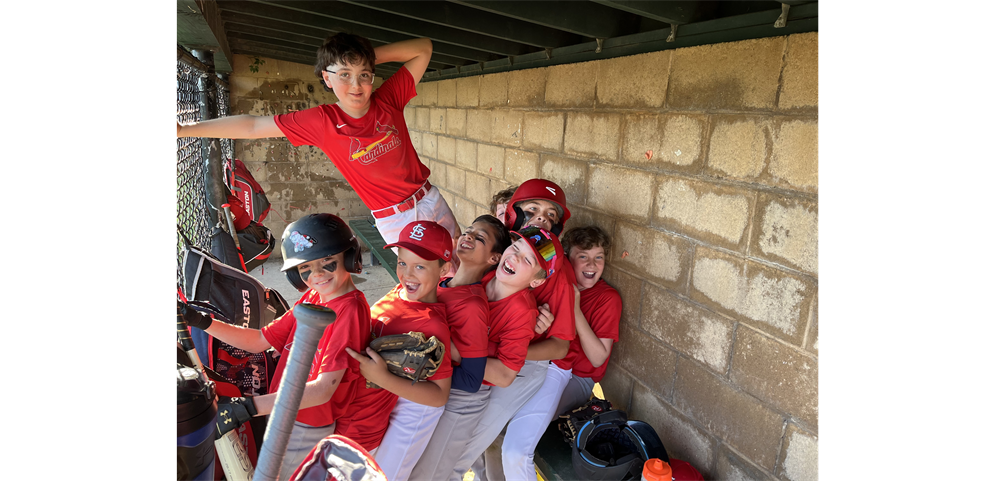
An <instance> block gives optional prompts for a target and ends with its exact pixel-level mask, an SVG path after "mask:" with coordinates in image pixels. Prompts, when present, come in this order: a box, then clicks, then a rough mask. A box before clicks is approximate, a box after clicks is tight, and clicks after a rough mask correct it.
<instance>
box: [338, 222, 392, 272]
mask: <svg viewBox="0 0 995 481" xmlns="http://www.w3.org/2000/svg"><path fill="white" fill-rule="evenodd" d="M349 228H350V229H352V233H353V234H356V237H358V238H359V240H360V241H361V242H362V243H363V244H366V246H367V247H369V248H370V264H373V265H375V266H378V265H383V267H384V269H387V272H388V273H389V274H390V277H393V278H394V282H401V281H400V280H399V279H398V278H397V254H395V253H394V250H393V249H384V246H386V245H387V242H386V241H384V240H383V237H382V236H381V235H380V231H379V230H377V226H376V225H375V224H374V223H373V221H372V220H371V219H368V218H363V219H353V220H350V221H349Z"/></svg>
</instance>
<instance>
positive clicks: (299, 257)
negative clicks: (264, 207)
mask: <svg viewBox="0 0 995 481" xmlns="http://www.w3.org/2000/svg"><path fill="white" fill-rule="evenodd" d="M280 250H281V252H282V253H283V267H282V268H281V269H280V270H281V271H283V272H284V273H286V274H287V280H288V281H290V284H291V285H293V286H294V287H295V288H297V290H298V291H301V292H304V291H306V290H307V284H305V283H304V279H301V275H300V273H299V272H297V266H299V265H301V264H303V263H305V262H311V261H314V260H318V259H324V258H325V257H328V256H333V255H335V254H338V253H339V252H344V253H345V254H344V255H343V262H344V264H345V266H344V267H345V270H346V272H351V273H353V274H359V273H360V272H362V271H363V257H362V251H361V250H360V248H359V241H358V240H357V239H356V236H355V235H353V233H352V229H350V228H349V225H348V224H346V223H345V221H343V220H342V219H340V218H339V217H338V216H336V215H333V214H324V213H323V214H308V215H307V216H305V217H302V218H300V219H297V220H295V221H293V222H291V223H290V224H288V225H287V228H286V229H284V230H283V237H282V238H281V239H280Z"/></svg>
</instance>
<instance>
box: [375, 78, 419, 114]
mask: <svg viewBox="0 0 995 481" xmlns="http://www.w3.org/2000/svg"><path fill="white" fill-rule="evenodd" d="M376 81H377V79H376V78H374V79H373V82H374V83H376ZM424 85H425V84H424V83H419V84H418V85H415V96H414V98H412V99H411V100H409V101H408V103H407V104H406V105H405V108H407V107H412V106H418V105H421V104H422V100H424V99H425V97H424V96H422V90H424V88H423V86H424Z"/></svg>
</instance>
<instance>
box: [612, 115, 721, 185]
mask: <svg viewBox="0 0 995 481" xmlns="http://www.w3.org/2000/svg"><path fill="white" fill-rule="evenodd" d="M707 125H708V119H707V117H704V116H701V115H687V114H665V115H640V114H630V115H627V116H626V117H625V132H624V134H623V135H622V157H621V159H620V162H621V163H623V164H628V165H633V166H638V167H643V168H649V169H667V170H677V171H681V172H688V173H697V172H698V171H700V170H701V166H702V163H703V162H702V161H703V153H704V148H703V147H704V146H703V143H704V139H705V133H706V126H707Z"/></svg>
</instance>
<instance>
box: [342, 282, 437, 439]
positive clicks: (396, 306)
mask: <svg viewBox="0 0 995 481" xmlns="http://www.w3.org/2000/svg"><path fill="white" fill-rule="evenodd" d="M400 292H401V285H400V284H398V285H397V286H395V287H394V289H392V290H391V291H390V292H388V293H387V295H385V296H383V298H382V299H380V300H379V301H377V303H376V304H374V305H373V306H372V307H370V317H372V318H373V319H372V320H371V321H370V325H371V327H372V329H373V332H372V336H371V338H373V339H375V338H377V337H382V336H388V335H391V334H404V333H407V332H411V331H415V332H421V333H422V334H424V335H425V337H426V338H429V337H432V336H435V337H436V338H437V339H438V340H439V342H441V343H442V345H444V346H449V340H450V338H449V326H448V325H447V324H446V306H445V304H442V303H438V302H436V303H428V302H414V301H406V300H404V299H402V298H401V296H400ZM358 351H359V352H362V353H364V354H365V353H366V346H363V348H362V349H358ZM452 374H453V366H452V360H451V359H450V358H449V350H448V349H446V354H445V356H444V357H443V359H442V364H441V365H439V370H438V371H436V373H435V374H434V375H432V376H431V377H429V378H428V379H429V380H432V381H434V380H437V379H445V378H447V377H451V376H452ZM396 403H397V394H394V393H392V392H390V391H388V390H386V389H372V388H369V389H368V388H366V380H365V378H363V381H362V385H361V386H360V388H359V392H358V393H356V397H355V399H353V401H352V405H350V406H349V407H348V408H347V409H346V413H345V414H344V415H343V416H342V418H340V419H339V421H338V424H336V425H335V434H341V435H343V436H346V437H348V438H350V439H352V440H354V441H356V442H357V443H359V444H360V445H362V446H363V448H365V449H366V450H367V451H368V450H371V449H373V448H376V447H377V446H379V445H380V441H381V440H382V439H383V435H384V433H386V432H387V424H388V422H389V421H390V412H391V411H392V410H393V409H394V404H396Z"/></svg>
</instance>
